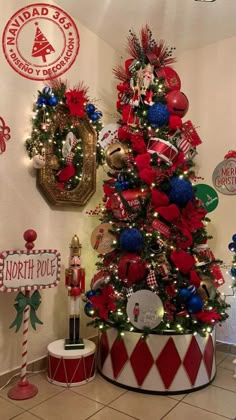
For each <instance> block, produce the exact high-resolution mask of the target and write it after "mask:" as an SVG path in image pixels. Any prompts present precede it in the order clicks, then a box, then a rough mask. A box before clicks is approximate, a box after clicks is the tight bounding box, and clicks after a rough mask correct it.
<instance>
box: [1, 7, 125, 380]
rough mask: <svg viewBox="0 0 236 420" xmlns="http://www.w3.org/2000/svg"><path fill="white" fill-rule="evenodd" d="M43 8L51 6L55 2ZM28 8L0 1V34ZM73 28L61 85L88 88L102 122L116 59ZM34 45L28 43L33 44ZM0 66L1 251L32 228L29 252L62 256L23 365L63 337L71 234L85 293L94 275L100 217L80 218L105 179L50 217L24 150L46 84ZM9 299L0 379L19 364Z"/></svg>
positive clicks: (7, 298)
mask: <svg viewBox="0 0 236 420" xmlns="http://www.w3.org/2000/svg"><path fill="white" fill-rule="evenodd" d="M16 3H17V4H16ZM31 3H32V2H30V1H29V2H28V4H31ZM44 3H47V1H44ZM48 3H49V4H53V1H52V0H50V2H48ZM26 4H27V2H26V1H25V0H18V1H17V2H16V1H15V0H8V1H7V2H4V15H3V14H1V21H0V32H1V33H2V32H3V30H4V27H5V25H6V23H7V21H8V20H9V18H10V17H11V16H12V15H13V14H14V13H15V12H16V11H17V10H19V9H20V8H21V7H23V6H25V5H26ZM76 23H77V27H78V30H79V33H80V51H79V54H78V57H77V59H76V62H75V63H74V64H73V66H72V67H71V68H70V70H69V71H68V72H66V73H65V74H64V75H62V76H61V78H62V79H64V80H68V83H69V86H70V87H71V88H72V87H73V86H74V85H76V84H78V82H79V81H84V82H85V84H86V85H87V86H89V88H90V89H89V96H90V98H91V99H92V98H96V99H98V100H100V101H99V102H98V103H97V106H98V107H99V108H100V109H101V110H102V111H103V112H104V114H105V115H104V117H105V118H104V120H108V119H110V116H109V113H112V112H114V111H115V109H114V107H115V100H114V98H115V85H116V84H115V81H114V78H113V77H112V68H113V66H114V65H115V64H116V63H117V61H118V58H117V57H116V53H115V52H114V50H113V49H112V48H110V47H109V46H108V45H107V44H106V43H105V42H103V41H102V40H100V39H99V38H98V37H97V36H96V35H95V34H93V33H92V32H91V31H89V30H87V29H86V28H85V27H84V26H83V25H82V24H81V23H80V22H79V21H78V22H76ZM32 41H33V40H30V42H31V43H32ZM0 66H1V77H0V92H1V96H0V116H2V117H3V118H4V119H5V122H6V124H7V125H9V126H10V128H11V140H9V141H8V143H7V151H6V152H5V153H4V154H2V155H0V179H1V187H0V203H1V207H0V215H1V216H0V217H1V223H0V251H3V250H7V249H16V248H18V249H24V243H25V241H24V239H23V232H24V231H25V230H27V229H28V228H32V229H35V230H36V231H37V232H38V238H37V240H36V243H35V248H52V249H58V250H59V252H60V253H61V257H62V276H61V283H60V285H59V286H58V287H57V288H55V289H50V290H43V291H42V292H41V295H42V304H41V306H40V308H39V310H38V312H37V313H38V316H39V318H40V319H41V320H42V321H43V323H44V324H43V325H42V326H38V328H37V331H36V332H35V331H33V330H32V328H30V332H29V348H28V350H29V355H28V361H32V360H35V359H37V358H40V357H42V356H43V355H45V354H46V352H47V350H46V348H47V345H48V344H49V343H50V342H51V341H53V340H55V339H58V338H63V337H65V336H66V332H67V293H66V288H65V287H64V270H65V268H66V267H67V266H68V258H69V244H70V241H71V238H72V237H73V235H74V234H77V235H78V236H79V238H80V242H81V243H82V261H83V266H84V267H85V268H86V281H87V288H88V287H89V283H90V280H91V277H92V274H93V273H94V272H95V261H96V257H97V254H96V253H95V251H93V249H92V247H91V246H90V234H91V232H92V230H93V228H94V227H95V226H96V225H97V224H99V221H98V218H92V217H89V216H88V215H87V214H86V211H87V210H90V209H93V208H94V207H95V206H96V205H97V204H98V203H99V202H101V197H102V188H101V185H102V178H103V174H104V173H103V170H102V169H100V170H99V176H98V183H97V191H96V193H95V195H94V196H93V197H92V199H91V200H90V201H89V203H88V204H87V205H86V207H84V208H74V209H72V210H68V209H65V208H64V209H63V208H62V209H56V210H52V208H51V207H50V206H49V205H48V204H47V202H46V201H45V199H44V198H43V196H42V195H41V194H40V192H39V191H38V190H37V188H36V178H35V170H34V169H32V163H31V161H30V160H29V158H28V156H27V153H26V151H25V148H24V142H25V139H26V137H27V136H28V135H30V132H31V124H30V118H31V115H32V114H31V111H32V105H33V101H34V100H35V99H36V98H37V91H38V90H41V89H42V88H43V87H44V85H45V84H44V83H43V82H37V81H31V80H29V79H25V78H23V77H21V76H20V75H18V74H17V73H16V72H15V71H13V69H12V68H11V67H10V66H9V65H8V63H7V61H6V60H5V58H4V55H3V52H2V53H1V55H0ZM15 297H16V293H9V294H4V293H0V374H1V373H3V372H5V371H7V370H11V369H13V368H14V367H16V366H19V365H20V363H21V358H20V355H21V341H22V331H20V332H18V333H17V334H15V332H14V331H13V330H9V329H8V328H9V325H10V324H11V322H12V321H13V320H14V317H15V309H14V307H13V304H14V299H15ZM88 321H89V318H87V317H85V316H83V319H82V335H83V336H84V337H88V336H90V335H94V334H95V333H96V332H95V330H94V329H88V328H87V327H86V323H87V322H88Z"/></svg>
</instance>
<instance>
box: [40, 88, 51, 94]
mask: <svg viewBox="0 0 236 420" xmlns="http://www.w3.org/2000/svg"><path fill="white" fill-rule="evenodd" d="M42 92H43V93H44V94H45V95H51V94H52V88H50V87H48V86H45V87H44V88H43V90H42Z"/></svg>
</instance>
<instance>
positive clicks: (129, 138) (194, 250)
mask: <svg viewBox="0 0 236 420" xmlns="http://www.w3.org/2000/svg"><path fill="white" fill-rule="evenodd" d="M126 52H127V53H128V56H129V57H130V58H128V59H127V60H126V61H125V63H124V67H122V66H118V67H117V68H115V69H114V75H115V77H116V78H117V79H118V80H119V84H118V85H117V90H118V100H117V111H118V112H119V114H120V119H119V121H118V123H117V124H110V125H109V126H108V127H107V129H106V127H105V128H104V129H103V130H102V133H101V134H102V135H101V136H100V143H101V145H102V146H103V147H104V151H105V159H106V164H107V166H108V167H109V170H108V175H109V178H108V179H106V180H105V181H104V185H103V190H104V197H103V201H104V210H103V212H102V214H101V219H100V220H101V224H100V225H99V226H98V227H97V228H96V229H95V231H94V232H93V234H92V239H91V242H92V246H93V248H94V249H96V250H97V252H98V254H99V261H98V262H97V273H96V274H95V275H94V277H93V279H92V281H91V290H89V291H87V293H86V296H87V303H86V305H85V313H86V314H87V315H88V316H90V317H92V320H91V324H93V325H94V326H95V327H99V329H100V330H102V331H103V330H106V329H107V328H110V327H113V328H115V329H116V330H117V331H118V334H119V336H122V335H124V334H125V332H126V331H134V332H141V333H142V336H143V337H144V338H145V337H147V336H148V335H149V334H158V335H162V334H171V333H173V334H178V335H179V334H192V335H196V334H200V336H206V335H207V334H209V333H211V332H212V330H213V329H214V326H215V324H216V323H217V322H220V323H221V322H222V321H224V320H225V319H226V318H227V313H226V308H227V304H226V303H225V302H224V301H223V300H222V299H221V297H220V293H219V291H218V287H219V286H220V285H221V284H222V283H223V278H222V276H221V272H220V265H219V264H220V261H218V260H216V259H215V257H214V255H213V253H212V251H211V250H210V248H209V246H208V240H209V239H211V238H210V236H209V235H208V234H207V229H206V226H207V223H208V222H209V219H208V217H207V210H206V208H205V206H204V203H203V202H202V201H201V199H200V198H199V194H198V192H197V191H198V190H197V185H198V183H199V178H198V177H197V176H196V174H195V171H194V162H193V158H194V157H195V155H196V148H197V146H199V145H200V144H201V142H202V141H201V139H200V137H199V135H198V133H197V131H196V129H195V127H194V125H193V123H192V122H191V121H190V120H187V119H186V120H184V117H185V115H186V114H187V111H188V107H189V102H188V99H187V97H186V95H185V94H184V93H183V92H182V91H181V80H180V77H179V75H178V74H177V72H176V71H175V70H174V69H173V68H172V66H173V63H174V62H175V58H174V57H173V53H174V49H173V48H169V47H167V46H166V45H165V43H164V42H163V41H162V40H160V41H156V40H155V39H154V38H153V35H152V32H151V30H150V29H149V28H148V27H147V26H145V27H144V28H142V30H141V33H140V37H138V36H137V35H136V34H135V33H133V32H132V31H130V33H129V36H128V44H127V51H126Z"/></svg>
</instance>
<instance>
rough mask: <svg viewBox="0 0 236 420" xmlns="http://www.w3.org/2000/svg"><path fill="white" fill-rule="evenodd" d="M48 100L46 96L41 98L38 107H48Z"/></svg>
mask: <svg viewBox="0 0 236 420" xmlns="http://www.w3.org/2000/svg"><path fill="white" fill-rule="evenodd" d="M46 103H47V99H46V98H45V97H44V96H39V97H38V100H37V105H38V106H39V107H40V108H41V107H42V106H43V105H46Z"/></svg>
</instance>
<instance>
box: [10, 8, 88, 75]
mask: <svg viewBox="0 0 236 420" xmlns="http://www.w3.org/2000/svg"><path fill="white" fill-rule="evenodd" d="M79 44H80V40H79V33H78V29H77V27H76V25H75V23H74V21H73V19H72V18H71V17H70V16H69V15H68V14H67V13H66V12H65V11H64V10H62V9H61V8H59V7H57V6H54V5H50V4H46V3H34V4H30V5H28V6H26V7H23V8H22V9H19V10H18V11H17V12H16V13H14V15H13V16H11V18H10V19H9V20H8V22H7V24H6V26H5V29H4V31H3V36H2V46H3V52H4V55H5V58H6V60H7V61H8V63H9V65H10V66H11V67H12V68H13V70H15V71H16V72H17V73H18V74H20V75H21V76H23V77H26V78H27V79H31V80H48V79H54V78H56V77H59V76H61V75H62V74H64V73H65V72H66V71H67V70H68V69H69V68H70V67H71V66H72V64H73V63H74V61H75V59H76V57H77V55H78V52H79Z"/></svg>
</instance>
